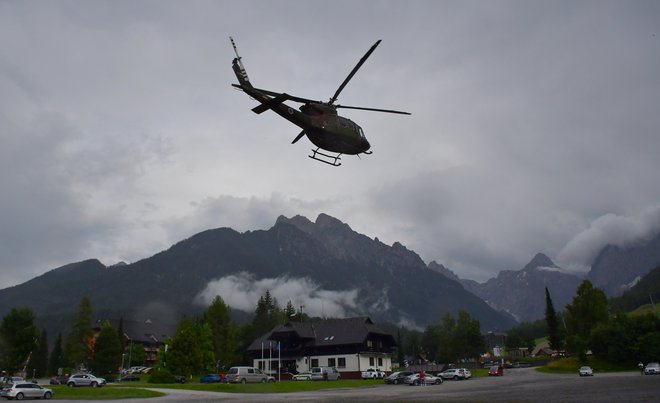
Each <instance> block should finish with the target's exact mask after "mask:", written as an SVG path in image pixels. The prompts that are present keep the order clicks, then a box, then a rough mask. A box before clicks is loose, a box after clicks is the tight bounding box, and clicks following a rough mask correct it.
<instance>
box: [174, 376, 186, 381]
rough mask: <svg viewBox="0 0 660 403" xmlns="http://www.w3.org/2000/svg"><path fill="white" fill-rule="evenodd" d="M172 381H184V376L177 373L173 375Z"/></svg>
mask: <svg viewBox="0 0 660 403" xmlns="http://www.w3.org/2000/svg"><path fill="white" fill-rule="evenodd" d="M174 382H176V383H186V377H185V376H183V375H177V376H175V377H174Z"/></svg>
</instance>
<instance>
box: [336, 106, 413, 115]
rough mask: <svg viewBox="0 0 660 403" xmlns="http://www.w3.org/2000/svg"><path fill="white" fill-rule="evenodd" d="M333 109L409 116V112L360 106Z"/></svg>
mask: <svg viewBox="0 0 660 403" xmlns="http://www.w3.org/2000/svg"><path fill="white" fill-rule="evenodd" d="M335 107H336V108H344V109H359V110H362V111H372V112H386V113H398V114H399V115H411V113H410V112H403V111H395V110H392V109H378V108H363V107H361V106H344V105H335Z"/></svg>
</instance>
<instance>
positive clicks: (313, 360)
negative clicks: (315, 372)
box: [312, 358, 319, 367]
mask: <svg viewBox="0 0 660 403" xmlns="http://www.w3.org/2000/svg"><path fill="white" fill-rule="evenodd" d="M318 366H319V359H318V358H312V367H318Z"/></svg>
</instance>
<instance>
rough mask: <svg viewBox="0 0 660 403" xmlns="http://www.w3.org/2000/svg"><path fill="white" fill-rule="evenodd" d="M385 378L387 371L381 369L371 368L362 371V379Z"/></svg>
mask: <svg viewBox="0 0 660 403" xmlns="http://www.w3.org/2000/svg"><path fill="white" fill-rule="evenodd" d="M382 378H385V372H383V371H381V370H380V369H373V368H369V369H368V370H366V371H362V379H382Z"/></svg>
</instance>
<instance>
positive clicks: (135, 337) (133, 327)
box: [94, 319, 177, 367]
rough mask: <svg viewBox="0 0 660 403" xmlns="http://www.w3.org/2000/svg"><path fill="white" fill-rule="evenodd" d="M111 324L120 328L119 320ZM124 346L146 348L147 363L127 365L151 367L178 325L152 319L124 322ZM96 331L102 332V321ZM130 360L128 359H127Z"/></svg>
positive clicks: (98, 322) (96, 326) (97, 324)
mask: <svg viewBox="0 0 660 403" xmlns="http://www.w3.org/2000/svg"><path fill="white" fill-rule="evenodd" d="M110 324H111V325H112V326H113V327H114V328H115V329H118V328H119V320H110ZM123 328H124V334H123V335H122V336H123V337H122V340H124V346H129V345H131V344H141V345H142V346H143V347H144V352H145V357H146V358H145V362H143V363H142V362H132V363H129V362H128V361H126V362H125V364H126V365H129V366H130V365H139V366H142V365H144V366H147V367H151V366H153V365H154V364H155V363H156V360H157V358H158V351H159V349H160V348H161V347H162V346H163V345H165V341H166V339H169V338H173V337H174V335H175V334H176V329H177V325H173V324H167V323H160V322H152V321H151V320H150V319H147V320H144V321H139V320H123ZM94 330H95V332H96V333H98V332H99V331H100V330H101V321H100V320H98V321H97V322H96V325H95V326H94ZM127 360H128V358H127Z"/></svg>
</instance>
